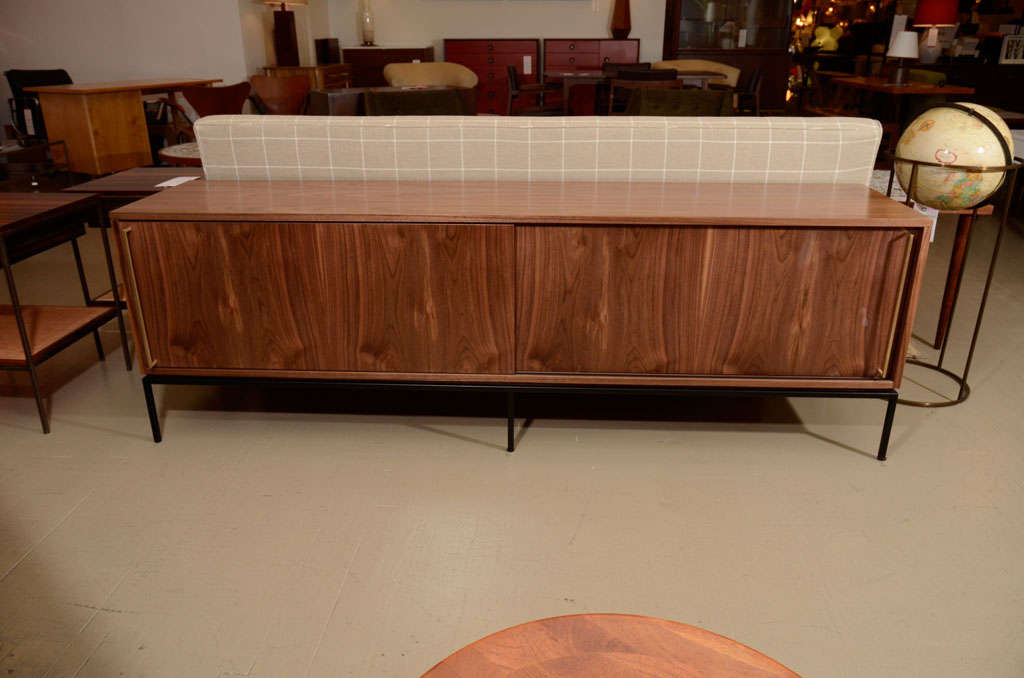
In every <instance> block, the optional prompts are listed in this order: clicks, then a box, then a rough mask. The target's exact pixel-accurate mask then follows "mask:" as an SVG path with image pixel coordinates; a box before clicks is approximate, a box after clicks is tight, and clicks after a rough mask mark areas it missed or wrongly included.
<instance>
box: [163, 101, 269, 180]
mask: <svg viewBox="0 0 1024 678" xmlns="http://www.w3.org/2000/svg"><path fill="white" fill-rule="evenodd" d="M251 89H252V88H251V87H250V86H249V83H248V82H240V83H238V84H235V85H228V86H227V87H202V86H198V87H183V88H182V89H181V95H182V96H183V97H184V98H185V101H187V102H188V104H189V106H191V107H192V108H193V109H194V110H195V112H196V113H198V114H199V117H201V118H204V117H206V116H208V115H233V114H238V113H241V112H242V108H243V107H244V106H245V102H246V100H247V99H248V98H249V92H250V91H251ZM162 103H163V105H164V106H166V107H167V111H168V118H169V122H168V123H167V124H166V125H165V126H164V127H165V129H164V130H163V136H164V138H165V139H169V140H170V141H171V145H169V146H165V147H163V148H161V149H160V150H159V151H157V157H158V158H159V159H160V160H161V161H163V162H165V163H167V164H168V165H175V166H179V167H201V166H202V164H203V161H202V158H200V156H199V144H197V143H196V142H195V134H193V132H192V120H190V119H189V117H188V114H187V113H185V110H184V109H183V108H182V107H181V106H179V105H178V104H177V103H175V102H174V101H173V100H171V99H169V98H168V99H164V100H163V102H162Z"/></svg>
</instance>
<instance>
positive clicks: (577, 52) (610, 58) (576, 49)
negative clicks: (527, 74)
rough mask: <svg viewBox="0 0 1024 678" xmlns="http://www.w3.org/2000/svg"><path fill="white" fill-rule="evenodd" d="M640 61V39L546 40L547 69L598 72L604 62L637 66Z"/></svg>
mask: <svg viewBox="0 0 1024 678" xmlns="http://www.w3.org/2000/svg"><path fill="white" fill-rule="evenodd" d="M639 58H640V40H638V39H635V38H631V39H628V40H611V39H608V40H604V39H585V40H562V39H558V40H545V41H544V68H545V69H546V70H590V69H600V68H601V65H602V64H607V63H636V62H637V61H638V60H639Z"/></svg>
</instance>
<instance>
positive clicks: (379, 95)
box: [365, 88, 476, 115]
mask: <svg viewBox="0 0 1024 678" xmlns="http://www.w3.org/2000/svg"><path fill="white" fill-rule="evenodd" d="M461 91H462V90H461V89H456V88H437V89H410V90H375V89H369V90H367V91H366V95H365V96H366V114H367V115H473V114H475V113H476V110H475V108H476V106H475V104H474V103H471V102H470V101H469V100H467V98H466V97H464V96H462V94H461V93H460V92H461Z"/></svg>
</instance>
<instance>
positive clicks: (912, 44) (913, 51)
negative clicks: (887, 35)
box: [888, 31, 918, 59]
mask: <svg viewBox="0 0 1024 678" xmlns="http://www.w3.org/2000/svg"><path fill="white" fill-rule="evenodd" d="M917 37H918V36H917V33H915V32H914V31H900V32H899V33H898V34H897V35H896V39H895V40H893V41H892V47H890V48H889V52H888V56H891V57H900V58H903V59H916V58H917Z"/></svg>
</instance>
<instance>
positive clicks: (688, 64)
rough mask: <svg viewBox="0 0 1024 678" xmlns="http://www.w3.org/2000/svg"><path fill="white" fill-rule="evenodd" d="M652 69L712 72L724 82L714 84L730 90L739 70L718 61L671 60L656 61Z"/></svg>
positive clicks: (738, 77) (733, 85)
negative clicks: (723, 78)
mask: <svg viewBox="0 0 1024 678" xmlns="http://www.w3.org/2000/svg"><path fill="white" fill-rule="evenodd" d="M654 68H655V70H659V69H663V68H667V69H673V68H674V69H675V70H677V71H712V72H714V73H721V74H722V75H724V76H725V80H724V81H720V82H716V83H715V84H716V85H724V86H725V87H732V88H735V87H736V83H737V82H738V81H739V79H740V69H738V68H736V67H735V66H730V65H729V64H723V63H720V62H718V61H708V60H707V59H672V60H670V61H658V62H656V63H655V64H654Z"/></svg>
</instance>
